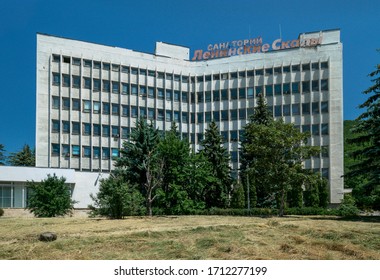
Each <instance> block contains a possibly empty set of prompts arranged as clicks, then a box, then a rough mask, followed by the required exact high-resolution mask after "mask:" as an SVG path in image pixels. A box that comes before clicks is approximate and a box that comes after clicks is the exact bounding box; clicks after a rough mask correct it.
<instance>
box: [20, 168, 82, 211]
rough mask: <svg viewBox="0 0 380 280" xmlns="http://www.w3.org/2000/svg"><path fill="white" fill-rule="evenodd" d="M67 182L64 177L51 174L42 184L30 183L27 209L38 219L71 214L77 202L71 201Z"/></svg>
mask: <svg viewBox="0 0 380 280" xmlns="http://www.w3.org/2000/svg"><path fill="white" fill-rule="evenodd" d="M65 181H66V179H65V178H63V177H61V178H58V177H57V176H56V175H55V174H54V175H53V176H51V175H50V174H49V175H48V177H47V179H45V180H43V181H41V182H40V183H36V182H33V181H32V182H28V188H29V189H30V190H31V192H30V197H29V199H28V204H27V207H26V208H27V209H29V210H30V212H32V213H33V214H34V216H36V217H56V216H64V215H66V214H68V213H70V212H71V210H72V209H73V207H74V203H75V201H73V200H72V199H71V189H70V186H69V185H67V184H65Z"/></svg>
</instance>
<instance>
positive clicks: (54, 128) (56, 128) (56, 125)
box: [51, 120, 59, 132]
mask: <svg viewBox="0 0 380 280" xmlns="http://www.w3.org/2000/svg"><path fill="white" fill-rule="evenodd" d="M51 131H52V132H59V121H57V120H52V121H51Z"/></svg>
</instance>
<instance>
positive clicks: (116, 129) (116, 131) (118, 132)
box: [112, 126, 120, 138]
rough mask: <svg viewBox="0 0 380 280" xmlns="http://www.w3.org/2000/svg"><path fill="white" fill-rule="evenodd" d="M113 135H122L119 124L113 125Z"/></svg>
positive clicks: (116, 136)
mask: <svg viewBox="0 0 380 280" xmlns="http://www.w3.org/2000/svg"><path fill="white" fill-rule="evenodd" d="M112 137H115V138H118V137H120V130H119V127H118V126H112Z"/></svg>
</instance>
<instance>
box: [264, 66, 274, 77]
mask: <svg viewBox="0 0 380 280" xmlns="http://www.w3.org/2000/svg"><path fill="white" fill-rule="evenodd" d="M269 75H273V68H266V69H265V76H269Z"/></svg>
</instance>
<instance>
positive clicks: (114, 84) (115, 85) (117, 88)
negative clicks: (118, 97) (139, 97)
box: [112, 81, 120, 93]
mask: <svg viewBox="0 0 380 280" xmlns="http://www.w3.org/2000/svg"><path fill="white" fill-rule="evenodd" d="M119 92H120V86H119V82H115V81H112V93H119Z"/></svg>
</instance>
